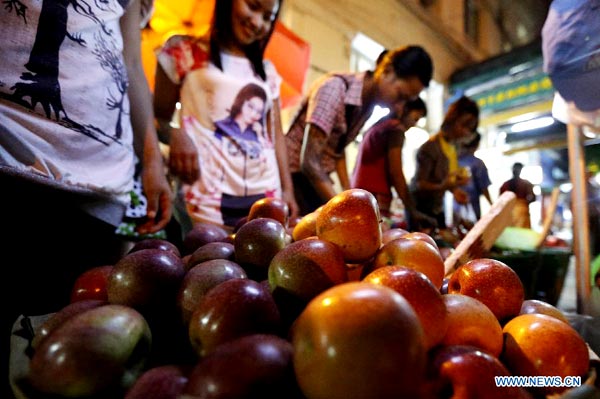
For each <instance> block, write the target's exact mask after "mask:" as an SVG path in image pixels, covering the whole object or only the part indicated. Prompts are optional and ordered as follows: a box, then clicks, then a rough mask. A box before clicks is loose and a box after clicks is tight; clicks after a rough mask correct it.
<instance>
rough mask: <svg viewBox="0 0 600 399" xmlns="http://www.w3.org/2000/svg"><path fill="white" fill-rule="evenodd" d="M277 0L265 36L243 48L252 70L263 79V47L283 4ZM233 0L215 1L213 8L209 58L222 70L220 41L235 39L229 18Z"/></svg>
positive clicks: (264, 78) (264, 77) (281, 0)
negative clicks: (277, 3) (273, 15)
mask: <svg viewBox="0 0 600 399" xmlns="http://www.w3.org/2000/svg"><path fill="white" fill-rule="evenodd" d="M278 1H279V7H278V8H277V13H276V14H275V17H274V18H273V23H272V24H271V29H270V30H269V32H268V33H267V36H265V38H264V39H263V40H261V41H257V42H253V43H252V44H250V45H248V46H246V48H244V53H245V54H246V57H247V58H248V60H250V63H251V64H252V67H253V69H254V72H255V73H256V74H257V75H258V76H260V77H261V79H262V80H263V81H264V80H266V79H267V76H266V74H265V68H264V66H263V58H264V53H265V48H266V47H267V43H269V39H270V38H271V35H272V34H273V30H274V29H275V23H276V22H277V19H278V18H279V12H280V11H281V7H282V6H283V0H278ZM233 2H234V0H216V1H215V10H214V13H213V17H212V22H211V29H210V60H211V62H212V63H213V64H214V65H215V66H216V67H217V68H219V69H220V70H223V64H222V63H221V43H223V42H227V41H233V40H235V38H234V36H233V31H232V20H231V19H232V14H233Z"/></svg>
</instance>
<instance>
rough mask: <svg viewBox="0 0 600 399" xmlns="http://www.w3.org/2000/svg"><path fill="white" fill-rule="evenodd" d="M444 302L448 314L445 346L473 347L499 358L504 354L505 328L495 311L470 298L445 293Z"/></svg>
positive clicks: (443, 340) (443, 342) (444, 339)
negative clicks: (503, 332)
mask: <svg viewBox="0 0 600 399" xmlns="http://www.w3.org/2000/svg"><path fill="white" fill-rule="evenodd" d="M442 299H443V300H444V304H445V305H446V310H447V311H448V329H447V330H446V335H444V338H443V339H442V344H443V345H471V346H475V347H477V348H479V349H481V350H484V351H485V352H487V353H489V354H490V355H492V356H495V357H498V356H499V355H500V352H502V344H503V343H502V327H501V326H500V323H499V322H498V319H497V318H496V316H494V314H493V313H492V311H491V310H490V309H489V308H488V307H487V306H485V305H484V304H483V303H481V302H480V301H478V300H477V299H475V298H472V297H470V296H467V295H461V294H446V295H442Z"/></svg>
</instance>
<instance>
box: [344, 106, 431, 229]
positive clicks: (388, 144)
mask: <svg viewBox="0 0 600 399" xmlns="http://www.w3.org/2000/svg"><path fill="white" fill-rule="evenodd" d="M426 114H427V106H426V105H425V103H424V102H423V100H421V99H420V98H417V99H415V100H412V101H408V102H407V103H406V104H404V107H403V109H401V110H395V109H394V110H392V111H391V112H390V114H388V115H387V116H385V117H383V118H382V119H380V120H379V121H378V122H377V123H375V125H373V126H372V127H371V128H369V129H368V130H367V131H366V132H365V134H364V136H363V139H362V141H361V143H360V147H359V149H358V155H357V158H356V166H355V167H354V172H353V174H352V180H351V186H352V188H362V189H364V190H368V191H369V192H371V193H372V194H373V195H374V196H375V198H377V203H378V204H379V210H380V211H381V215H382V216H383V217H384V218H388V219H389V218H390V216H391V212H390V206H391V203H392V196H393V194H392V187H393V188H394V190H395V191H396V193H397V194H398V197H399V198H400V199H401V200H402V203H403V205H404V210H405V213H406V214H407V215H412V218H413V219H415V220H420V219H426V220H427V219H430V217H429V216H427V215H425V214H423V213H421V212H419V211H417V210H416V208H415V205H414V202H413V200H412V198H411V197H410V194H409V192H408V186H407V184H406V178H405V177H404V171H403V167H402V147H403V146H404V134H405V132H406V131H407V130H408V129H410V128H411V127H413V126H414V125H415V124H416V123H417V122H418V121H419V119H421V118H423V117H425V116H426ZM409 230H410V226H409Z"/></svg>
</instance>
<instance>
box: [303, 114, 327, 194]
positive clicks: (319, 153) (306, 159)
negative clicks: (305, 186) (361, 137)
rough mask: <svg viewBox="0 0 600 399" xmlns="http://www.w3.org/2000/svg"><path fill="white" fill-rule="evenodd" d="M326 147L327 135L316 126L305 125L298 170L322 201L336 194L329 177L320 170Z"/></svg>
mask: <svg viewBox="0 0 600 399" xmlns="http://www.w3.org/2000/svg"><path fill="white" fill-rule="evenodd" d="M326 145H327V135H326V134H325V132H324V131H322V130H321V129H320V128H319V127H318V126H317V125H315V124H312V123H307V124H306V128H305V130H304V139H303V141H302V149H301V150H300V169H301V171H302V173H304V175H306V177H307V178H308V180H309V181H310V182H311V184H312V185H313V187H314V188H315V190H316V191H317V193H318V194H319V196H320V197H321V199H322V200H324V201H328V200H330V199H331V198H333V197H334V196H335V194H336V192H335V189H334V188H333V184H332V183H331V179H330V178H329V175H328V174H327V173H326V172H325V171H324V170H323V168H321V158H322V157H323V153H324V152H325V146H326Z"/></svg>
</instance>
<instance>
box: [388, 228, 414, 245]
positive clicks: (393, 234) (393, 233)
mask: <svg viewBox="0 0 600 399" xmlns="http://www.w3.org/2000/svg"><path fill="white" fill-rule="evenodd" d="M407 233H408V230H404V229H401V228H399V227H394V228H391V229H389V230H386V231H384V232H383V234H382V235H381V244H386V243H388V242H390V241H392V240H395V239H396V238H400V237H402V236H403V235H405V234H407Z"/></svg>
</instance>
